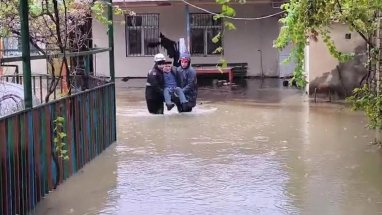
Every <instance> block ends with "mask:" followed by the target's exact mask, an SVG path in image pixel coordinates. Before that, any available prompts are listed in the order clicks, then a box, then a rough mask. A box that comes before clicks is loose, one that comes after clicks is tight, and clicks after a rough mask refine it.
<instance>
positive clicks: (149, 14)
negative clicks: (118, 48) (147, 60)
mask: <svg viewBox="0 0 382 215" xmlns="http://www.w3.org/2000/svg"><path fill="white" fill-rule="evenodd" d="M152 15H154V16H156V17H157V20H158V21H157V26H154V27H151V26H135V27H131V26H128V23H127V19H128V17H130V15H125V50H126V53H125V54H126V57H152V56H154V55H155V54H145V29H157V31H158V32H157V33H158V35H157V37H158V38H159V35H160V28H159V27H160V20H159V19H160V14H159V13H137V14H136V15H134V16H141V17H144V16H152ZM129 27H130V29H140V30H141V33H140V34H141V41H140V46H141V53H140V54H129V49H130V47H129V30H130V29H129ZM158 52H159V47H158Z"/></svg>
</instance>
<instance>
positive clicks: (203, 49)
mask: <svg viewBox="0 0 382 215" xmlns="http://www.w3.org/2000/svg"><path fill="white" fill-rule="evenodd" d="M190 22H191V54H193V55H204V56H207V55H215V53H213V52H214V51H215V50H216V48H218V47H220V46H222V40H220V41H219V42H217V43H213V42H212V38H214V37H215V36H216V35H217V34H218V33H219V32H222V29H223V28H222V22H221V19H218V20H214V18H213V15H212V14H205V13H192V14H190ZM216 54H219V53H216Z"/></svg>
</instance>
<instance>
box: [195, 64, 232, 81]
mask: <svg viewBox="0 0 382 215" xmlns="http://www.w3.org/2000/svg"><path fill="white" fill-rule="evenodd" d="M194 69H195V71H196V74H197V75H200V74H216V75H218V74H228V80H229V82H231V83H232V82H233V71H232V67H226V68H222V69H220V70H219V69H218V68H216V67H195V68H194Z"/></svg>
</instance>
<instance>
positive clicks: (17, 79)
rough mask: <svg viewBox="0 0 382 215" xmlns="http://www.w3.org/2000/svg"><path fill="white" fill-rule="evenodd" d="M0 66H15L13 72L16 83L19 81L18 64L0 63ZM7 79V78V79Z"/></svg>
mask: <svg viewBox="0 0 382 215" xmlns="http://www.w3.org/2000/svg"><path fill="white" fill-rule="evenodd" d="M0 66H1V67H15V74H16V83H19V76H18V74H19V65H15V64H1V65H0ZM7 81H8V79H7Z"/></svg>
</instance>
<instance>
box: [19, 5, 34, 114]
mask: <svg viewBox="0 0 382 215" xmlns="http://www.w3.org/2000/svg"><path fill="white" fill-rule="evenodd" d="M28 10H29V8H28V0H20V8H19V13H20V22H21V26H20V27H21V50H22V61H23V77H24V78H23V79H24V80H23V81H24V104H25V108H32V105H33V104H32V83H31V59H30V47H29V21H28Z"/></svg>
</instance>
